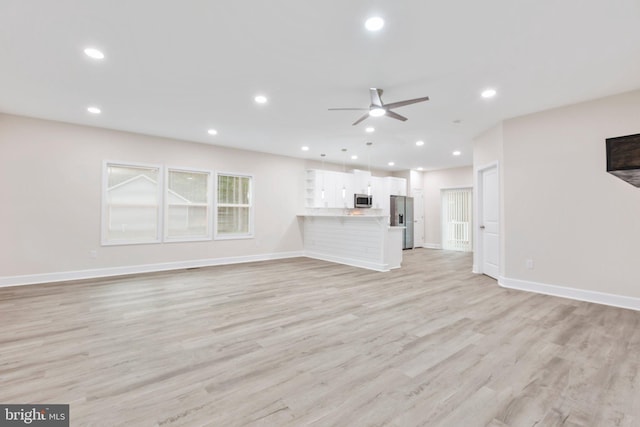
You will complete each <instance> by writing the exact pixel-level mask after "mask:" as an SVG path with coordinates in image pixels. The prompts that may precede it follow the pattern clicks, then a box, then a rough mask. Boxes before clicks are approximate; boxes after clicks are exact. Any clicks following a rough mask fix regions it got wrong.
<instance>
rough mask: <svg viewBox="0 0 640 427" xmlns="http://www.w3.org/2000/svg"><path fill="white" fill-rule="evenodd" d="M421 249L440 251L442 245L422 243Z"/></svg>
mask: <svg viewBox="0 0 640 427" xmlns="http://www.w3.org/2000/svg"><path fill="white" fill-rule="evenodd" d="M422 247H423V248H426V249H442V245H441V244H440V243H424V244H423V245H422Z"/></svg>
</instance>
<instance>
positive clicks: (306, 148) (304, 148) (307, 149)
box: [300, 145, 309, 151]
mask: <svg viewBox="0 0 640 427" xmlns="http://www.w3.org/2000/svg"><path fill="white" fill-rule="evenodd" d="M300 149H301V150H302V151H309V147H307V146H306V145H305V146H304V147H300Z"/></svg>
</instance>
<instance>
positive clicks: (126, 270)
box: [0, 251, 304, 288]
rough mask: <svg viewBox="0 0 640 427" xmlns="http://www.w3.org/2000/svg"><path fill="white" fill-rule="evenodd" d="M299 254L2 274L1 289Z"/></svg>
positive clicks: (270, 258) (282, 257) (299, 253)
mask: <svg viewBox="0 0 640 427" xmlns="http://www.w3.org/2000/svg"><path fill="white" fill-rule="evenodd" d="M302 256H304V253H303V252H302V251H296V252H277V253H271V254H259V255H247V256H238V257H225V258H211V259H197V260H189V261H175V262H165V263H160V264H144V265H131V266H125V267H108V268H97V269H92V270H78V271H61V272H55V273H44V274H29V275H24V276H5V277H0V288H1V287H7V286H21V285H35V284H38V283H50V282H66V281H69V280H83V279H96V278H100V277H111V276H123V275H126V274H139V273H155V272H159V271H169V270H181V269H185V268H196V267H211V266H215V265H226V264H240V263H245V262H255V261H269V260H274V259H284V258H296V257H302Z"/></svg>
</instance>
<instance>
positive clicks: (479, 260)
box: [472, 160, 503, 276]
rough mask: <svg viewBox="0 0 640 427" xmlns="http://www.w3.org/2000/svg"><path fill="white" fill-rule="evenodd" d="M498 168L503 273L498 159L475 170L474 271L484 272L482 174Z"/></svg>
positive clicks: (500, 268) (501, 237)
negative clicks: (481, 222)
mask: <svg viewBox="0 0 640 427" xmlns="http://www.w3.org/2000/svg"><path fill="white" fill-rule="evenodd" d="M492 168H496V176H497V180H498V183H497V184H498V188H497V191H498V235H499V238H498V273H499V276H501V275H502V268H503V266H502V261H501V256H502V251H501V250H500V249H501V248H500V247H501V246H502V239H503V236H502V215H501V214H502V212H501V210H500V205H501V203H502V192H501V191H500V182H501V180H500V162H499V161H498V160H496V161H494V162H491V163H487V164H485V165H482V166H480V167H478V168H477V169H476V170H475V174H474V178H475V181H476V186H475V191H474V192H473V209H474V211H473V230H474V234H475V237H476V238H475V239H473V270H472V271H473V273H477V274H484V268H483V266H484V233H481V230H480V220H481V217H482V208H483V206H482V196H483V194H484V188H483V185H484V184H483V179H482V174H483V173H484V172H486V171H487V170H489V169H492Z"/></svg>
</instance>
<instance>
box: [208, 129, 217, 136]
mask: <svg viewBox="0 0 640 427" xmlns="http://www.w3.org/2000/svg"><path fill="white" fill-rule="evenodd" d="M207 133H208V134H209V135H217V134H218V131H217V130H215V129H209V130H208V131H207Z"/></svg>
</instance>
